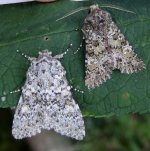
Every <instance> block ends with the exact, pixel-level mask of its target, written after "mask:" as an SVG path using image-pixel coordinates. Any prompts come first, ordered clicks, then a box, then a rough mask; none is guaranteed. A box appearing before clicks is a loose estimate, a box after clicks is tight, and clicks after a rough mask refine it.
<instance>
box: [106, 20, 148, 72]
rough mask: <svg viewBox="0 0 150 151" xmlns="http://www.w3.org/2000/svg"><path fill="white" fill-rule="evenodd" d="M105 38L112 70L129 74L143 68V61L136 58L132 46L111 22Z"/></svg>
mask: <svg viewBox="0 0 150 151" xmlns="http://www.w3.org/2000/svg"><path fill="white" fill-rule="evenodd" d="M107 37H108V45H109V46H110V47H111V51H112V59H113V63H114V69H119V70H120V71H121V72H122V73H128V74H130V73H134V72H137V71H139V70H142V69H143V68H145V64H144V63H143V61H142V60H141V59H139V58H138V57H137V54H136V53H135V52H134V50H133V48H132V46H130V45H129V42H128V41H127V40H126V39H125V37H124V35H123V34H122V33H121V32H120V30H119V29H118V27H117V25H116V24H115V23H114V22H113V21H112V22H111V24H110V26H109V30H108V34H107Z"/></svg>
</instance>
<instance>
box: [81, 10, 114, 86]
mask: <svg viewBox="0 0 150 151" xmlns="http://www.w3.org/2000/svg"><path fill="white" fill-rule="evenodd" d="M105 22H107V20H106V18H105V15H103V11H102V10H100V9H99V8H98V9H94V10H92V11H91V13H90V14H89V15H88V16H87V17H86V18H85V20H84V24H83V27H82V31H83V34H84V36H85V43H86V61H85V67H86V77H85V85H86V86H87V87H88V88H95V87H96V86H98V85H100V84H102V83H103V82H105V81H106V80H107V79H110V75H111V73H112V70H113V62H112V58H111V52H110V51H109V48H108V45H107V40H106V37H105V36H106V33H107V30H105V29H107V26H106V25H105ZM104 30H105V31H104Z"/></svg>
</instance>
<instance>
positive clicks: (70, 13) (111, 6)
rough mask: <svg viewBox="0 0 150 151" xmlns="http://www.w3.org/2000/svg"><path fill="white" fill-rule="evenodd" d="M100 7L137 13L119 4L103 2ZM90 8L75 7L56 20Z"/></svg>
mask: <svg viewBox="0 0 150 151" xmlns="http://www.w3.org/2000/svg"><path fill="white" fill-rule="evenodd" d="M100 7H105V8H113V9H117V10H120V11H124V12H128V13H133V14H136V13H135V12H133V11H130V10H127V9H124V8H122V7H119V6H115V5H111V4H102V5H101V6H100ZM89 8H90V7H89V6H87V7H80V8H77V9H75V10H73V11H71V12H69V13H67V14H65V15H64V16H63V17H61V18H58V19H57V20H56V21H60V20H62V19H64V18H67V17H69V16H71V15H73V14H75V13H78V12H80V11H83V10H87V9H89Z"/></svg>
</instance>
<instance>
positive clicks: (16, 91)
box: [0, 89, 21, 100]
mask: <svg viewBox="0 0 150 151" xmlns="http://www.w3.org/2000/svg"><path fill="white" fill-rule="evenodd" d="M20 91H21V89H17V90H14V91H10V92H8V93H6V92H3V95H1V96H0V97H1V99H2V100H3V99H4V97H6V96H7V95H9V94H13V93H18V92H20Z"/></svg>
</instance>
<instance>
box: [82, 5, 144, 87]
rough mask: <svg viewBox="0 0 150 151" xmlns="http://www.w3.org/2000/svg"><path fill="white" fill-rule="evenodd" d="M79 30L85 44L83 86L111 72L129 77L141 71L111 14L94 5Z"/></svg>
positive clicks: (141, 64)
mask: <svg viewBox="0 0 150 151" xmlns="http://www.w3.org/2000/svg"><path fill="white" fill-rule="evenodd" d="M82 31H83V34H84V38H85V43H86V61H85V66H86V77H85V85H86V86H87V87H88V88H95V87H96V86H99V85H100V84H102V83H103V82H105V81H106V80H107V79H109V78H110V77H111V73H112V71H113V70H114V69H119V70H120V71H121V73H127V74H130V73H134V72H137V71H139V70H141V69H143V68H145V65H144V63H143V61H142V60H141V59H139V58H138V57H137V55H136V54H135V53H134V50H133V49H132V46H130V45H129V42H128V41H127V40H126V39H125V37H124V35H123V34H122V33H121V32H120V30H119V29H118V27H117V25H116V24H115V23H114V22H113V21H112V17H111V15H110V14H109V13H108V12H106V11H103V10H101V9H100V8H99V6H98V5H92V6H91V7H90V13H89V14H88V16H87V17H86V18H85V20H84V24H83V28H82Z"/></svg>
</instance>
